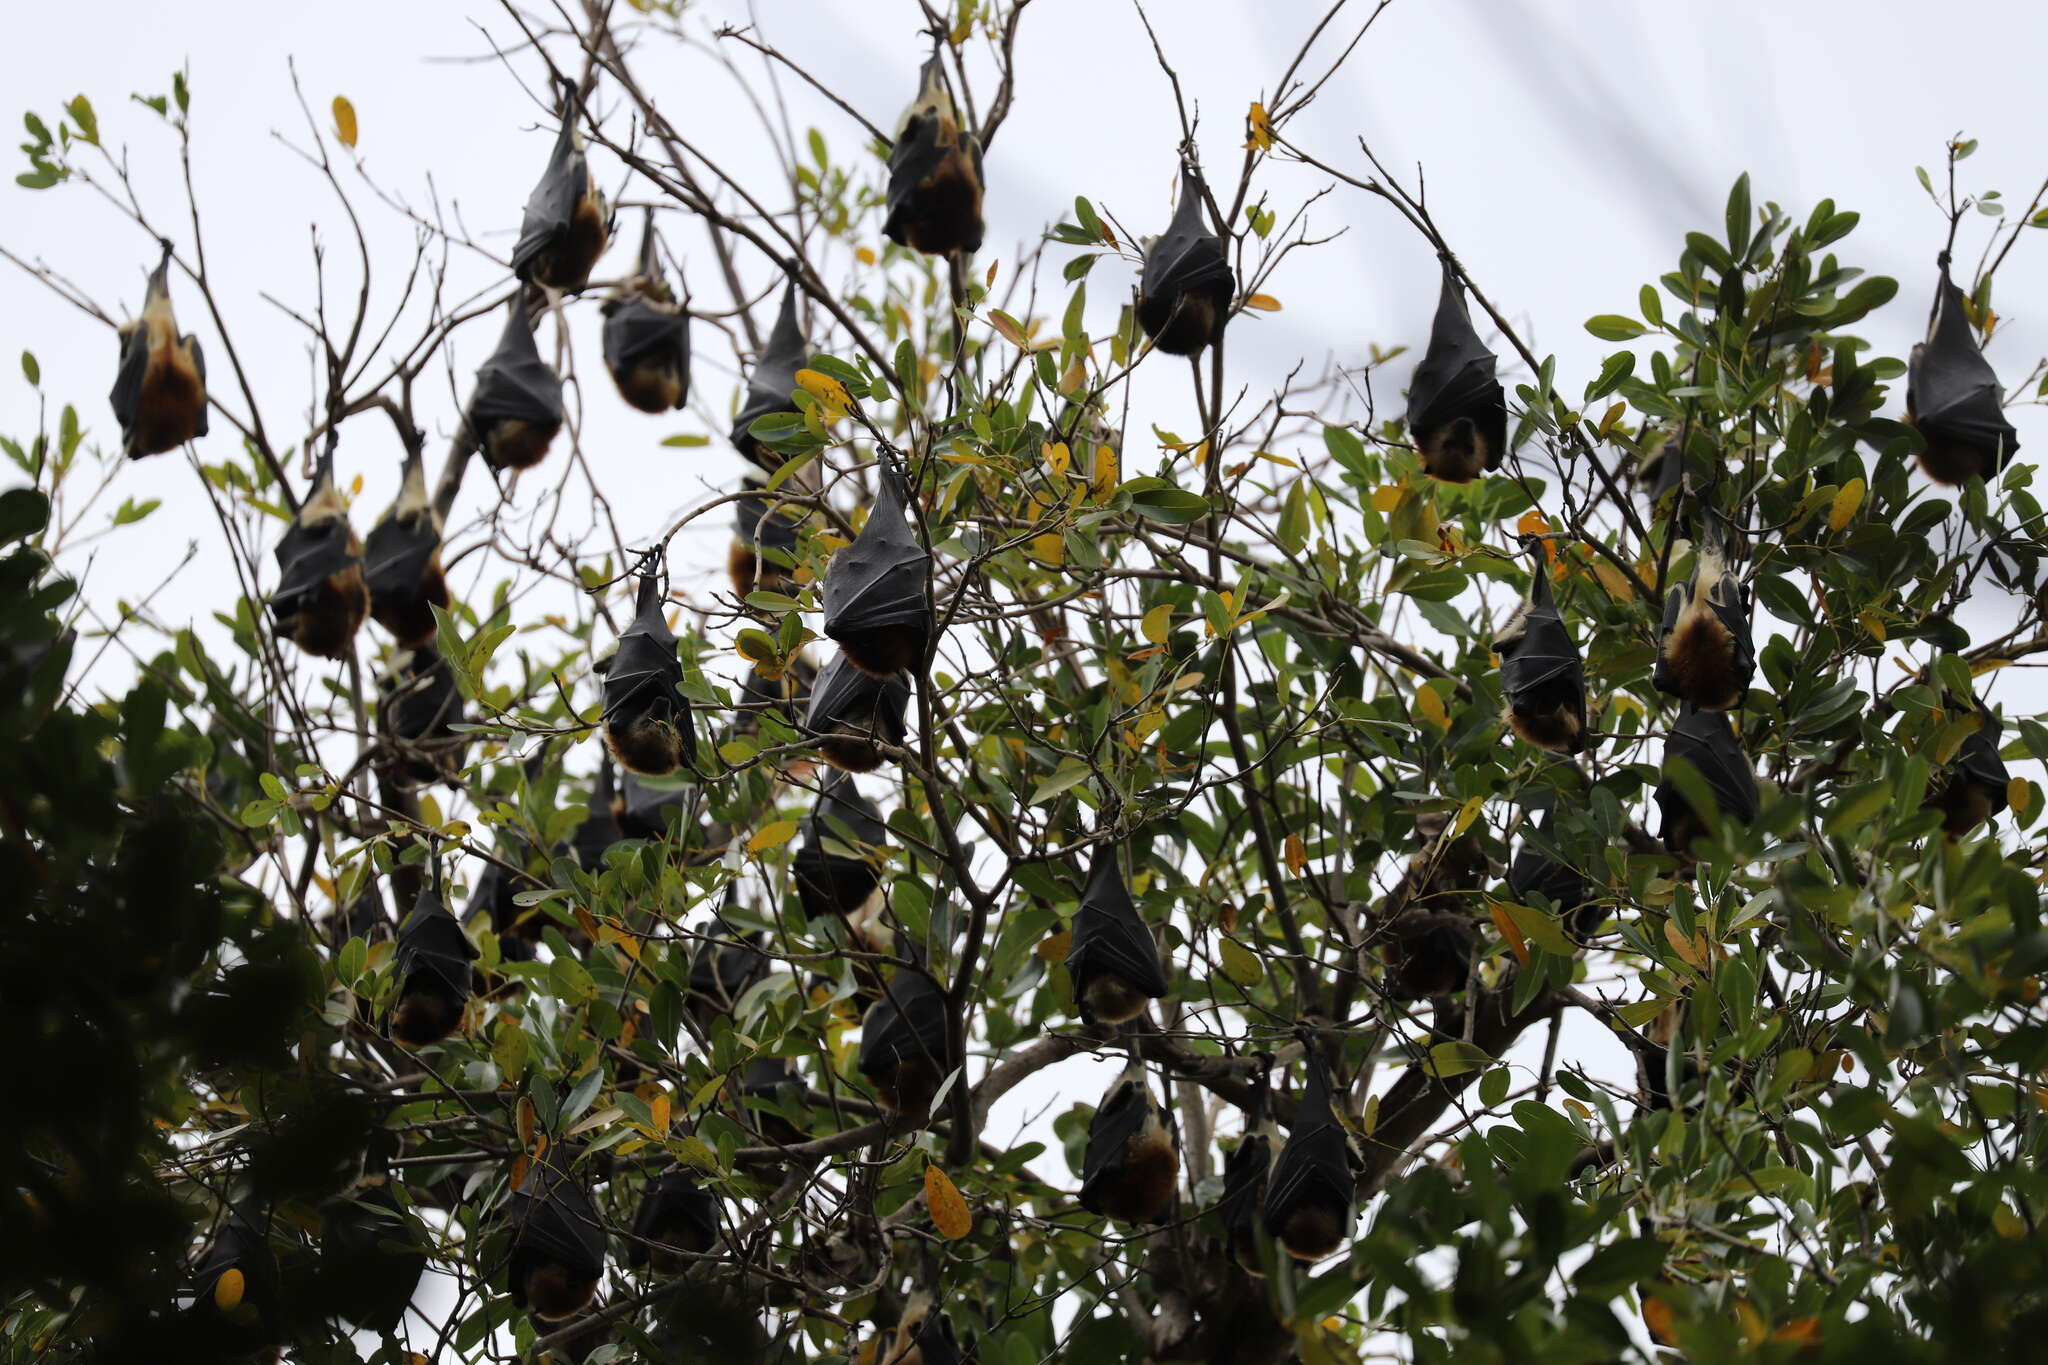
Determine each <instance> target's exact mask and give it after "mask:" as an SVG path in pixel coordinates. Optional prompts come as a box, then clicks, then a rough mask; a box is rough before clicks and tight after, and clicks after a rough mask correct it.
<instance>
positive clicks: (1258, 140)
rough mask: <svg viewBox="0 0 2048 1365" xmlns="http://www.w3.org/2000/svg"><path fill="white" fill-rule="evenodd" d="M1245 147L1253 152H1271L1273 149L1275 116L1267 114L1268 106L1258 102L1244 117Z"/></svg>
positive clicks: (1254, 102) (1255, 102)
mask: <svg viewBox="0 0 2048 1365" xmlns="http://www.w3.org/2000/svg"><path fill="white" fill-rule="evenodd" d="M1244 136H1245V144H1244V145H1245V147H1246V148H1247V149H1249V150H1253V151H1260V152H1264V151H1270V150H1272V147H1273V116H1272V115H1271V114H1269V113H1267V112H1266V106H1265V105H1264V104H1262V103H1260V102H1259V101H1258V100H1253V101H1252V107H1251V108H1250V109H1249V110H1248V111H1247V112H1246V113H1245V116H1244Z"/></svg>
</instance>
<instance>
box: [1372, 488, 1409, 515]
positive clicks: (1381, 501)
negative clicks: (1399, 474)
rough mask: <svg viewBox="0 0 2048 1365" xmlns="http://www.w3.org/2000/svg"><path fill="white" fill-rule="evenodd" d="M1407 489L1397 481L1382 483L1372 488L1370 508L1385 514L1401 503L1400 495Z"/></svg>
mask: <svg viewBox="0 0 2048 1365" xmlns="http://www.w3.org/2000/svg"><path fill="white" fill-rule="evenodd" d="M1406 491H1407V490H1406V489H1404V488H1402V487H1401V485H1399V484H1397V483H1383V484H1381V485H1380V486H1379V487H1378V488H1375V489H1373V490H1372V510H1373V511H1375V512H1378V513H1379V514H1380V515H1382V516H1385V515H1386V514H1387V513H1389V512H1391V511H1393V510H1394V509H1395V508H1396V507H1399V506H1400V505H1401V495H1402V494H1403V493H1405V492H1406Z"/></svg>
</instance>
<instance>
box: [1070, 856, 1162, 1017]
mask: <svg viewBox="0 0 2048 1365" xmlns="http://www.w3.org/2000/svg"><path fill="white" fill-rule="evenodd" d="M1067 972H1068V974H1069V975H1070V976H1071V977H1072V978H1073V981H1074V1000H1075V1002H1076V1003H1077V1004H1078V1005H1079V1007H1080V1010H1081V1017H1082V1018H1083V1019H1085V1020H1087V1021H1088V1022H1089V1023H1091V1024H1121V1023H1125V1022H1127V1021H1129V1020H1132V1019H1135V1018H1137V1017H1138V1016H1139V1015H1140V1014H1143V1013H1144V1012H1145V1005H1146V1003H1147V1002H1148V1001H1152V1000H1157V999H1160V998H1161V997H1163V996H1164V995H1165V994H1166V990H1167V986H1166V973H1165V972H1164V971H1163V970H1161V968H1160V965H1159V949H1158V946H1157V944H1156V943H1155V942H1154V940H1153V938H1152V931H1151V929H1150V928H1148V927H1147V926H1146V924H1145V921H1144V920H1143V919H1142V918H1141V917H1140V916H1139V914H1138V907H1137V904H1136V903H1135V902H1134V901H1132V899H1131V893H1130V889H1129V888H1128V887H1127V886H1125V885H1124V879H1123V873H1122V872H1121V871H1119V870H1118V868H1117V850H1116V847H1115V846H1114V845H1112V844H1099V845H1097V846H1096V850H1095V861H1094V864H1093V866H1091V867H1090V868H1089V870H1088V884H1087V886H1086V887H1085V888H1084V889H1083V891H1082V892H1081V908H1080V909H1079V910H1078V911H1076V912H1075V914H1074V926H1073V938H1072V941H1071V946H1069V947H1068V949H1067Z"/></svg>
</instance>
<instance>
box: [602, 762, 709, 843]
mask: <svg viewBox="0 0 2048 1365" xmlns="http://www.w3.org/2000/svg"><path fill="white" fill-rule="evenodd" d="M695 794H696V786H695V784H693V783H687V782H686V783H674V782H667V781H663V782H662V783H661V785H656V782H655V780H654V779H651V778H645V777H642V776H640V774H638V773H636V772H630V771H629V772H627V773H625V774H624V775H623V776H621V777H620V778H619V805H620V810H619V831H620V833H621V834H623V835H624V836H625V837H626V838H628V839H659V838H662V837H663V836H665V835H666V834H667V833H668V824H669V821H668V813H669V812H670V811H671V810H676V811H683V812H688V810H689V808H690V803H691V799H692V798H693V797H694V795H695Z"/></svg>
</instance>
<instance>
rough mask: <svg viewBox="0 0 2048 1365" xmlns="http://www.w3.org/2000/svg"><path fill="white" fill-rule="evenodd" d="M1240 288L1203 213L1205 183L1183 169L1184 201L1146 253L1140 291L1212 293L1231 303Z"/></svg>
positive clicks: (1148, 294) (1221, 243)
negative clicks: (1229, 296) (1218, 294)
mask: <svg viewBox="0 0 2048 1365" xmlns="http://www.w3.org/2000/svg"><path fill="white" fill-rule="evenodd" d="M1236 288H1237V280H1236V277H1235V276H1233V275H1232V274H1231V272H1230V258H1229V257H1228V255H1226V254H1225V252H1224V249H1223V242H1222V239H1221V238H1219V237H1217V235H1216V234H1215V233H1214V232H1212V231H1211V230H1210V228H1209V220H1208V218H1207V217H1206V216H1205V215H1204V214H1203V212H1202V182H1201V180H1200V179H1199V178H1197V177H1196V175H1195V173H1194V171H1193V170H1192V169H1190V168H1187V167H1183V168H1182V169H1181V177H1180V202H1179V203H1177V204H1175V205H1174V209H1173V221H1172V222H1171V223H1169V224H1168V225H1167V228H1166V231H1165V232H1164V233H1163V234H1161V235H1160V238H1159V240H1158V241H1156V242H1154V243H1153V244H1152V249H1151V250H1150V251H1147V252H1146V253H1145V266H1144V269H1143V270H1142V271H1141V272H1140V273H1139V276H1138V292H1139V293H1140V294H1143V295H1146V296H1148V297H1151V296H1157V295H1163V294H1174V293H1181V292H1193V291H1196V290H1209V291H1212V292H1220V293H1221V294H1223V295H1225V296H1226V300H1227V296H1228V295H1229V294H1230V293H1231V292H1232V291H1233V290H1235V289H1236Z"/></svg>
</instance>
